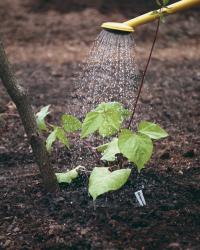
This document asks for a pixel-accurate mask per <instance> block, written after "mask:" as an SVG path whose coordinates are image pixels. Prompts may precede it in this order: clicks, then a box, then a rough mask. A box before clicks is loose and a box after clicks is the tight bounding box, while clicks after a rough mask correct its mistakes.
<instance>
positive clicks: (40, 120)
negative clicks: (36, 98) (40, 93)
mask: <svg viewBox="0 0 200 250" xmlns="http://www.w3.org/2000/svg"><path fill="white" fill-rule="evenodd" d="M49 107H50V105H48V106H45V107H43V108H42V109H41V110H40V111H39V112H38V113H37V114H36V122H37V125H38V128H39V129H40V130H46V131H47V130H48V129H47V126H46V124H45V117H46V116H47V115H48V114H49V113H50V112H49Z"/></svg>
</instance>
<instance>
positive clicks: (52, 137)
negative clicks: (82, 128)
mask: <svg viewBox="0 0 200 250" xmlns="http://www.w3.org/2000/svg"><path fill="white" fill-rule="evenodd" d="M56 139H57V140H59V141H60V142H61V143H62V144H64V145H65V146H67V147H69V142H68V139H67V137H66V135H65V131H64V130H63V129H62V128H60V127H54V130H53V131H52V132H51V133H50V134H49V136H48V137H47V140H46V148H47V151H49V152H50V151H51V149H52V145H53V143H54V142H55V141H56Z"/></svg>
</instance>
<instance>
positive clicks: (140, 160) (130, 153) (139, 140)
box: [118, 129, 153, 171]
mask: <svg viewBox="0 0 200 250" xmlns="http://www.w3.org/2000/svg"><path fill="white" fill-rule="evenodd" d="M118 146H119V149H120V152H121V153H122V154H123V155H124V156H125V157H126V158H128V160H129V161H131V162H133V163H135V164H136V166H137V168H138V170H139V171H140V170H141V169H142V168H143V167H144V165H145V163H147V162H148V160H149V159H150V158H151V155H152V152H153V143H152V140H151V139H150V138H149V137H148V136H146V135H142V134H136V133H132V132H131V131H130V130H128V129H124V130H123V131H122V133H121V134H120V136H119V140H118Z"/></svg>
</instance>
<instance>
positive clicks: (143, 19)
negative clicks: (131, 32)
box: [124, 0, 200, 29]
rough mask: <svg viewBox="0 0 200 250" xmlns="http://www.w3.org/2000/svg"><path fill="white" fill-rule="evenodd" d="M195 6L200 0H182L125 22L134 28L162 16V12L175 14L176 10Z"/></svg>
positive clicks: (199, 3) (198, 4)
mask: <svg viewBox="0 0 200 250" xmlns="http://www.w3.org/2000/svg"><path fill="white" fill-rule="evenodd" d="M195 6H200V0H181V1H179V2H176V3H174V4H171V5H169V6H167V7H163V8H162V9H161V10H157V11H150V12H148V13H146V14H143V15H141V16H138V17H136V18H133V19H131V20H129V21H127V22H124V24H126V25H128V26H130V27H132V28H133V29H134V28H135V27H137V26H139V25H142V24H145V23H149V22H152V21H154V20H156V19H158V18H160V14H161V13H162V14H166V15H168V14H174V13H176V12H179V11H182V10H186V9H189V8H192V7H195Z"/></svg>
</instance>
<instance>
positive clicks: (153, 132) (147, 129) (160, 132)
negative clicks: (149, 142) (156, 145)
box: [138, 121, 168, 139]
mask: <svg viewBox="0 0 200 250" xmlns="http://www.w3.org/2000/svg"><path fill="white" fill-rule="evenodd" d="M138 132H140V133H141V134H144V135H147V136H149V137H150V138H152V139H161V138H165V137H167V136H168V134H167V132H166V131H165V130H164V129H162V128H161V127H160V126H159V125H157V124H155V123H152V122H147V121H142V122H140V124H139V126H138Z"/></svg>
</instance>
